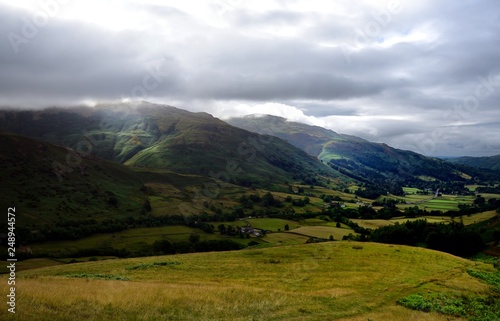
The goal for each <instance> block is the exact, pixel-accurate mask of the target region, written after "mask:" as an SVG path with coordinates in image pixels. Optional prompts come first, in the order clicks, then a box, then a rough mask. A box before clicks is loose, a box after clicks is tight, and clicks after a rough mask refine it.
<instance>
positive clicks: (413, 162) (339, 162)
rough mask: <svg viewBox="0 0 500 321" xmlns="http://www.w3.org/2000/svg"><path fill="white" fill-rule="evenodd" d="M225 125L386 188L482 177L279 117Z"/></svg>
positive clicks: (232, 121) (234, 120) (233, 120)
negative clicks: (268, 136)
mask: <svg viewBox="0 0 500 321" xmlns="http://www.w3.org/2000/svg"><path fill="white" fill-rule="evenodd" d="M228 123H230V124H232V125H234V126H238V127H241V128H244V129H247V130H250V131H255V132H259V133H262V132H266V133H270V132H272V134H273V135H276V136H277V137H280V138H282V139H285V140H287V141H288V142H290V143H291V144H293V145H295V146H297V147H299V148H302V149H303V150H305V151H307V152H308V153H309V154H311V155H313V156H316V157H318V158H319V159H320V160H321V161H323V162H324V163H325V164H328V165H330V166H331V167H332V168H335V169H337V170H338V171H340V172H342V173H344V174H346V175H348V176H350V177H352V178H355V179H357V180H359V181H362V182H366V183H373V184H378V185H385V186H386V187H388V188H390V186H391V185H392V186H401V184H408V185H414V186H415V185H416V186H418V185H429V184H432V183H431V182H435V184H434V185H436V186H439V185H440V182H454V181H462V182H465V181H467V180H469V179H471V178H480V177H483V176H485V173H483V172H481V171H478V170H475V169H473V168H469V167H463V166H462V167H457V166H456V165H453V164H450V163H448V162H446V161H443V160H440V159H437V158H431V157H425V156H423V155H420V154H417V153H415V152H412V151H406V150H400V149H396V148H392V147H390V146H388V145H386V144H381V143H373V142H369V141H367V140H364V139H362V138H359V137H355V136H350V135H343V134H338V133H336V132H334V131H332V130H328V129H325V128H321V127H318V126H310V125H306V124H302V123H297V122H290V121H287V120H286V119H285V118H282V117H276V116H269V115H264V116H255V115H250V116H246V117H241V118H231V119H229V120H228ZM396 189H399V188H396ZM394 192H397V190H394Z"/></svg>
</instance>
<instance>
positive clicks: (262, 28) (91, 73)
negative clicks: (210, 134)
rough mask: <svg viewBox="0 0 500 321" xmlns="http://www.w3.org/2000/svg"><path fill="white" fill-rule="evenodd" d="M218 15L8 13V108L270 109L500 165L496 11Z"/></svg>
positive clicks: (2, 51) (384, 9)
mask: <svg viewBox="0 0 500 321" xmlns="http://www.w3.org/2000/svg"><path fill="white" fill-rule="evenodd" d="M89 3H90V2H89ZM388 3H389V2H388ZM94 5H95V4H94ZM222 5H223V6H222V7H221V5H220V3H219V2H217V3H211V4H208V5H207V6H206V8H204V9H203V8H202V9H200V8H198V7H197V8H196V10H195V8H192V7H189V6H182V5H181V4H177V3H173V2H172V3H168V4H165V5H149V4H142V3H140V2H134V1H132V2H127V3H126V4H123V5H122V7H120V8H121V11H118V10H117V11H116V12H115V11H113V10H112V9H109V7H106V8H107V9H103V10H104V12H101V13H104V14H108V15H109V22H113V21H114V19H118V18H121V19H122V20H121V21H120V20H117V21H116V23H117V24H118V25H120V26H121V27H114V26H112V27H109V26H107V25H106V21H97V20H95V19H94V20H93V19H86V18H92V17H90V16H91V15H92V13H91V11H89V13H87V16H83V17H81V18H80V19H78V18H75V17H74V16H66V15H64V14H63V13H61V14H60V15H55V16H54V17H50V18H49V21H48V23H46V25H43V26H40V27H36V26H35V27H36V28H35V29H36V31H33V30H31V31H32V32H34V33H35V34H34V35H31V34H28V35H27V34H26V31H30V30H29V28H28V27H26V21H28V24H29V23H33V17H34V16H33V11H28V10H24V9H18V8H15V7H13V6H11V5H8V4H5V3H4V2H3V1H1V2H0V21H2V24H1V25H0V35H3V37H2V38H1V40H0V70H1V72H0V105H10V106H12V105H19V106H43V105H53V104H74V103H77V102H81V101H84V100H89V101H98V100H117V99H122V98H137V99H146V100H152V101H156V102H163V103H166V104H173V102H175V103H177V104H178V105H179V107H183V108H192V109H197V110H199V109H200V108H201V107H199V106H206V107H204V108H205V110H206V111H207V112H212V113H214V114H216V116H222V115H219V114H217V113H218V112H220V113H222V111H224V113H227V114H231V115H233V116H234V115H235V113H242V112H243V111H248V112H249V113H250V112H251V106H253V105H258V104H263V103H274V105H272V104H271V105H269V106H280V108H281V109H280V113H284V112H283V110H284V109H283V108H285V107H283V106H285V105H288V106H289V107H288V108H290V110H291V111H293V112H296V113H297V114H295V115H299V116H300V113H301V112H302V113H303V114H304V115H303V118H304V119H305V120H308V121H312V119H316V120H317V122H316V121H314V123H321V122H324V123H325V124H327V125H328V126H331V128H332V129H333V130H335V131H337V132H346V133H348V134H355V135H359V136H362V137H364V138H367V139H371V140H375V141H381V142H387V143H389V144H393V145H395V147H398V148H403V149H413V150H416V151H418V152H422V153H424V154H440V155H446V154H448V155H459V154H460V155H461V154H464V155H475V154H480V155H486V154H488V155H491V154H493V153H500V150H499V147H498V143H496V142H498V141H500V130H498V129H497V127H496V126H495V124H492V123H495V121H492V120H496V119H499V111H498V110H499V108H498V107H499V101H500V63H499V62H498V52H500V3H498V2H497V1H495V0H484V1H482V2H481V5H478V4H477V2H475V1H461V2H456V1H451V0H446V1H440V2H437V3H436V2H431V1H419V2H418V3H417V2H410V1H401V3H400V7H399V9H398V10H397V12H391V10H390V7H389V4H384V3H381V5H379V6H377V7H367V6H366V5H364V4H362V3H361V2H359V3H358V2H356V3H355V4H353V3H352V2H350V1H339V2H335V4H332V3H319V2H318V3H317V2H315V1H311V2H308V5H307V6H306V7H304V5H303V3H302V2H300V1H286V2H284V1H271V2H269V3H268V8H264V7H263V6H259V5H256V4H254V3H244V2H243V1H236V0H227V1H223V3H222ZM252 5H253V7H252ZM89 6H90V4H89ZM266 6H267V5H266ZM96 8H100V7H96ZM37 10H40V9H37ZM106 10H107V11H106ZM123 11H125V12H128V13H130V15H131V16H130V17H132V18H130V17H129V16H126V17H125V16H124V17H121V16H120V14H121V13H120V12H123ZM35 12H36V10H35ZM61 12H62V11H61ZM97 13H98V12H95V14H96V15H97ZM89 15H90V16H89ZM129 18H130V24H128V19H129ZM123 21H125V22H123ZM120 23H121V24H120ZM123 25H125V27H123ZM26 28H27V29H26ZM370 28H371V29H370ZM14 34H15V36H18V38H15V36H14V38H13V35H14ZM19 37H21V38H19ZM13 39H17V41H19V39H21V40H22V41H21V42H18V43H17V44H15V45H14V46H12V44H11V42H12V41H13ZM484 79H486V80H487V82H488V84H487V85H485V84H484ZM488 79H489V80H488ZM478 86H479V87H481V86H482V87H481V88H479V87H478ZM478 88H479V93H480V94H482V96H481V97H479V96H478V94H477V93H478ZM231 104H233V105H234V106H237V105H238V106H240V107H239V109H238V108H235V109H234V110H233V112H229V109H228V108H230V106H231ZM241 104H244V105H245V106H249V107H248V108H247V107H245V108H243V107H241ZM283 104H285V105H283ZM467 104H469V105H467ZM191 105H192V107H191ZM221 106H222V107H221ZM228 106H229V107H228ZM299 109H300V111H299ZM269 112H270V113H273V112H277V110H273V109H272V108H270V109H269ZM299 116H297V117H299ZM336 117H337V118H336ZM299 118H300V117H299ZM335 119H337V120H335ZM340 120H344V122H343V121H340ZM347 120H348V122H347ZM424 143H425V144H424ZM430 146H432V148H431V147H430Z"/></svg>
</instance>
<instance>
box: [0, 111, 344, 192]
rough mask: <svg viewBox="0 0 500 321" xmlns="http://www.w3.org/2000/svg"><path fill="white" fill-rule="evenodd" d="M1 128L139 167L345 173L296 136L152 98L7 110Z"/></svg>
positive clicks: (212, 173) (240, 181) (228, 175)
mask: <svg viewBox="0 0 500 321" xmlns="http://www.w3.org/2000/svg"><path fill="white" fill-rule="evenodd" d="M0 130H2V131H5V132H12V133H16V134H19V135H23V136H27V137H32V138H36V139H41V140H44V141H47V142H50V143H52V144H56V145H62V146H67V147H71V148H73V149H75V150H76V151H78V152H79V153H83V154H88V155H91V156H96V157H99V158H103V159H106V160H110V161H114V162H118V163H121V164H124V165H126V166H129V167H133V168H142V169H145V170H148V169H162V170H169V171H172V172H177V173H181V174H196V175H202V176H209V177H212V178H215V179H220V180H224V181H227V182H230V183H234V184H237V185H243V186H251V185H253V184H258V185H261V186H262V185H266V186H269V185H272V184H274V183H280V184H282V183H284V182H290V181H297V180H304V179H306V178H308V177H315V176H316V175H326V176H334V175H337V176H340V175H339V174H338V173H336V172H335V171H334V170H332V169H331V168H329V167H327V166H324V165H323V164H321V163H320V162H319V161H318V160H317V159H316V158H314V157H311V156H310V155H308V154H307V153H305V152H303V151H302V150H300V149H298V148H296V147H294V146H292V145H291V144H289V143H287V142H285V141H283V140H281V139H278V138H275V137H272V136H265V135H259V134H256V133H251V132H248V131H246V130H243V129H240V128H236V127H233V126H230V125H228V124H227V123H225V122H223V121H221V120H219V119H217V118H214V117H212V116H211V115H209V114H206V113H192V112H188V111H185V110H181V109H177V108H175V107H170V106H164V105H155V104H150V103H146V102H143V103H140V104H138V105H132V104H116V105H99V106H96V107H95V108H88V107H80V108H65V109H62V108H51V109H45V110H41V111H1V112H0Z"/></svg>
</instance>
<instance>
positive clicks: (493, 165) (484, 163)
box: [447, 155, 500, 171]
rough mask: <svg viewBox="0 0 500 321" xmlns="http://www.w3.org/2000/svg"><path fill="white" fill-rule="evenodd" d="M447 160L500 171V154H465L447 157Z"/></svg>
mask: <svg viewBox="0 0 500 321" xmlns="http://www.w3.org/2000/svg"><path fill="white" fill-rule="evenodd" d="M447 161H449V162H450V163H453V164H462V165H467V166H472V167H478V168H485V169H491V170H495V171H500V155H496V156H485V157H470V156H464V157H458V158H451V159H447Z"/></svg>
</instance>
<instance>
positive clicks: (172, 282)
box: [0, 233, 493, 321]
mask: <svg viewBox="0 0 500 321" xmlns="http://www.w3.org/2000/svg"><path fill="white" fill-rule="evenodd" d="M276 234H278V233H276ZM279 234H283V233H279ZM469 269H474V270H478V271H489V272H491V271H492V270H493V268H492V267H491V265H486V264H483V263H478V262H472V261H468V260H465V259H460V258H457V257H454V256H451V255H448V254H444V253H440V252H435V251H430V250H426V249H421V248H412V247H405V246H395V245H394V246H393V245H384V244H373V243H356V242H326V243H318V244H307V245H296V246H281V247H274V248H267V249H255V250H246V251H235V252H224V253H195V254H187V255H172V256H162V257H148V258H135V259H121V260H108V261H98V262H88V263H79V264H70V265H64V266H52V267H49V268H42V269H35V270H29V271H24V272H18V274H17V279H16V281H17V284H18V286H17V290H16V291H17V292H16V299H17V301H16V303H17V305H16V308H17V309H16V317H17V319H19V320H38V321H49V320H50V321H58V320H76V321H78V320H85V321H93V320H99V321H100V320H110V321H113V320H120V321H123V320H134V321H135V320H241V321H243V320H271V321H272V320H301V321H307V320H359V321H361V320H363V321H366V320H412V321H419V320H422V321H423V320H426V321H427V320H431V321H432V320H434V321H445V320H451V319H450V318H449V316H446V315H441V314H437V313H424V312H419V311H413V310H409V309H406V308H403V307H401V306H399V305H397V303H396V301H397V300H399V299H401V298H403V297H406V296H408V295H410V294H420V293H442V294H446V295H451V296H461V295H482V294H484V295H488V294H489V293H490V292H489V291H490V290H489V286H488V285H486V284H485V283H483V282H482V281H480V280H479V279H477V278H474V277H472V276H470V275H469V274H468V273H467V270H469ZM6 278H7V276H5V275H3V276H1V277H0V282H1V284H2V292H3V293H7V292H6V291H7V288H6V287H7V282H6V281H7V280H6ZM6 314H7V309H3V311H1V312H0V319H2V320H6V319H7V317H6ZM452 320H462V319H460V318H452Z"/></svg>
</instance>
